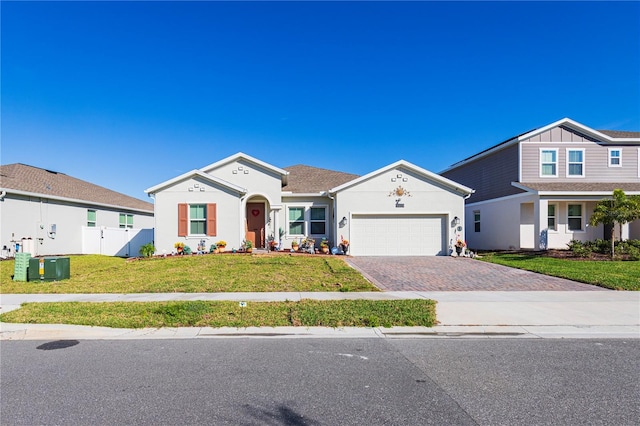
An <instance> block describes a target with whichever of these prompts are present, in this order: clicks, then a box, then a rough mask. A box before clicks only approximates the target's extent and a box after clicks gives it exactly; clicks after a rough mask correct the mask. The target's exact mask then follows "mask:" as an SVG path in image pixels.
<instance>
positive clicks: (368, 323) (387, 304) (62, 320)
mask: <svg viewBox="0 0 640 426" xmlns="http://www.w3.org/2000/svg"><path fill="white" fill-rule="evenodd" d="M435 306H436V302H435V301H433V300H428V299H410V300H309V299H304V300H301V301H299V302H247V306H246V307H244V308H242V307H240V306H239V303H238V302H231V301H184V302H183V301H180V302H55V303H25V304H23V305H22V307H21V308H20V309H18V310H15V311H11V312H7V313H6V314H2V315H0V321H3V322H11V323H28V324H74V325H88V326H100V327H113V328H148V327H151V328H159V327H278V326H303V327H314V326H325V327H379V326H383V327H392V326H424V327H432V326H433V325H434V324H436V311H435Z"/></svg>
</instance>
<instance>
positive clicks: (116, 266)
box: [0, 254, 378, 294]
mask: <svg viewBox="0 0 640 426" xmlns="http://www.w3.org/2000/svg"><path fill="white" fill-rule="evenodd" d="M70 263H71V278H70V279H68V280H63V281H58V282H42V283H41V282H17V281H13V280H12V279H11V277H12V275H13V272H14V261H13V260H5V261H2V262H0V293H5V294H7V293H173V292H185V293H200V292H202V293H208V292H210V293H217V292H289V291H378V289H377V288H376V287H374V286H373V285H372V284H371V283H369V282H368V281H367V280H366V279H365V278H364V277H362V275H360V273H358V272H357V271H355V270H354V269H353V268H351V267H350V266H349V265H347V264H346V263H345V262H344V260H343V259H341V258H340V257H338V256H299V255H286V254H280V255H253V256H252V255H246V254H218V255H213V254H211V255H202V256H184V257H183V256H175V257H167V258H153V259H142V260H134V261H126V260H125V259H121V258H117V257H109V256H99V255H84V256H70Z"/></svg>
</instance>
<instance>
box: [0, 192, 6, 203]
mask: <svg viewBox="0 0 640 426" xmlns="http://www.w3.org/2000/svg"><path fill="white" fill-rule="evenodd" d="M6 195H7V191H2V192H0V201H4V197H5V196H6Z"/></svg>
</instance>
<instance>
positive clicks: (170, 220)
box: [155, 178, 244, 254]
mask: <svg viewBox="0 0 640 426" xmlns="http://www.w3.org/2000/svg"><path fill="white" fill-rule="evenodd" d="M195 185H198V186H197V187H196V186H195ZM180 203H187V204H208V203H215V204H216V205H217V208H216V210H217V212H216V213H217V217H216V222H217V226H216V229H217V235H216V236H210V237H206V236H202V235H193V236H191V235H187V236H186V237H178V204H180ZM155 217H156V235H155V246H156V253H157V254H169V253H171V252H173V251H175V248H174V244H175V243H176V242H178V241H182V242H184V243H185V245H188V246H189V247H191V249H192V250H193V251H195V250H196V248H197V247H198V244H199V243H200V240H205V241H206V246H207V247H209V246H210V245H211V244H213V243H215V242H216V241H219V240H225V241H226V242H227V244H228V245H227V249H229V250H230V249H231V248H233V247H235V248H238V247H239V246H240V243H241V242H242V240H243V238H244V236H243V232H244V227H243V226H242V219H241V218H243V217H244V213H243V211H242V203H241V199H240V198H239V195H238V194H237V193H236V192H235V191H231V190H228V189H226V188H224V187H221V186H219V185H214V184H212V183H211V182H209V181H204V180H203V179H200V178H191V179H186V180H184V181H182V182H178V183H176V184H175V185H172V186H170V187H168V188H165V189H163V190H162V191H160V192H158V193H157V194H156V195H155Z"/></svg>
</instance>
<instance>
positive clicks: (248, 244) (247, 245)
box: [242, 240, 253, 253]
mask: <svg viewBox="0 0 640 426" xmlns="http://www.w3.org/2000/svg"><path fill="white" fill-rule="evenodd" d="M242 248H244V251H246V252H247V253H252V252H253V241H251V240H244V241H243V242H242Z"/></svg>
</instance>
